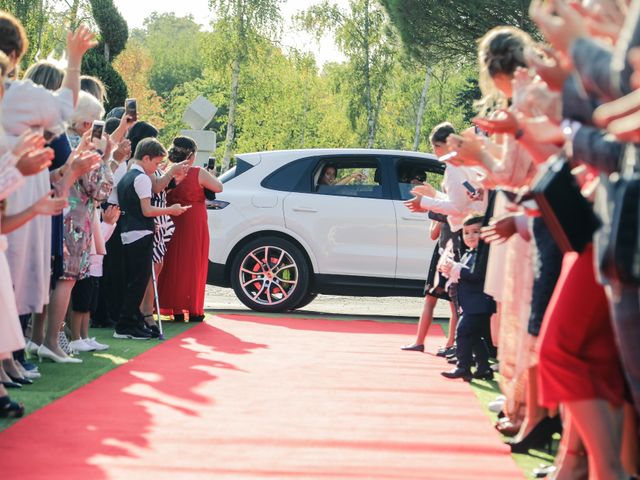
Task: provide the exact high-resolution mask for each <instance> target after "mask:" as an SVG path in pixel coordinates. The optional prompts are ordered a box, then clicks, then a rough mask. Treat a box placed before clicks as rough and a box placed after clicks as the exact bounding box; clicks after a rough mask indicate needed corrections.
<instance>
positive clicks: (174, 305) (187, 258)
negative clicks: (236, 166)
mask: <svg viewBox="0 0 640 480" xmlns="http://www.w3.org/2000/svg"><path fill="white" fill-rule="evenodd" d="M196 150H197V145H196V142H194V141H193V139H191V138H189V137H176V138H175V139H174V140H173V145H172V146H171V148H170V149H169V160H171V161H172V162H174V163H177V162H182V161H184V160H187V161H188V163H189V165H190V167H189V171H188V172H187V175H186V176H185V177H184V179H183V180H182V181H180V183H178V185H177V186H176V188H174V189H173V190H170V191H169V192H168V194H167V203H168V204H170V205H171V204H174V203H180V205H189V206H190V207H191V208H189V210H187V211H186V212H185V213H184V214H183V215H181V216H180V217H175V218H174V219H173V221H174V223H175V227H176V228H175V232H174V234H173V238H172V239H171V241H170V242H169V247H168V248H167V253H166V255H165V257H164V267H163V269H162V273H161V274H160V278H159V280H158V296H159V297H160V310H161V311H162V312H163V313H165V314H173V316H174V318H175V319H176V320H177V321H184V312H188V313H189V320H190V321H202V320H203V319H204V289H205V285H206V283H207V268H208V265H209V262H208V257H209V226H208V222H207V210H206V207H205V194H204V192H205V189H206V190H210V191H212V192H216V193H217V192H221V191H222V183H220V181H219V180H218V179H217V178H216V177H215V176H213V175H212V174H211V173H209V172H208V171H207V170H205V169H203V168H200V167H194V166H193V162H194V160H195V157H196V153H195V152H196Z"/></svg>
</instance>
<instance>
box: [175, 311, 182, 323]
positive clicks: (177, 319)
mask: <svg viewBox="0 0 640 480" xmlns="http://www.w3.org/2000/svg"><path fill="white" fill-rule="evenodd" d="M173 321H174V322H183V323H184V313H176V314H175V315H174V316H173Z"/></svg>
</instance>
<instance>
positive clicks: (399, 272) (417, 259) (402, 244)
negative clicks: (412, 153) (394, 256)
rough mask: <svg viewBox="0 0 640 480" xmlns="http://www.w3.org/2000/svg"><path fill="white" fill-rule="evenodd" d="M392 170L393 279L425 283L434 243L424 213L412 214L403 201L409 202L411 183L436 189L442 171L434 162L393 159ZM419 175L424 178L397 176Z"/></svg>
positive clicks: (438, 164) (438, 187) (412, 158)
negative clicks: (423, 183)
mask: <svg viewBox="0 0 640 480" xmlns="http://www.w3.org/2000/svg"><path fill="white" fill-rule="evenodd" d="M394 166H395V168H394V169H393V172H391V174H390V175H391V176H392V177H393V179H392V180H391V181H390V185H393V188H392V196H393V198H394V200H393V206H394V209H395V213H396V221H397V231H398V240H397V242H398V260H397V267H396V278H397V279H398V280H402V279H411V280H417V279H419V280H426V278H427V272H428V268H429V262H430V261H431V255H432V254H433V251H434V249H435V248H436V247H437V240H431V238H430V236H429V226H430V224H431V220H429V217H428V214H427V213H423V212H420V213H412V212H411V211H409V209H408V208H407V207H405V205H404V203H403V202H404V201H405V200H407V199H409V198H411V196H412V195H411V193H410V191H411V188H412V185H411V181H414V182H418V181H424V180H428V181H429V183H430V184H432V185H433V186H434V187H436V188H437V189H438V190H439V189H440V182H441V180H442V174H443V172H444V167H443V166H442V164H441V163H440V162H438V161H436V160H431V159H426V158H425V159H421V158H415V157H410V158H396V159H395V161H394ZM403 170H404V171H406V172H409V173H411V172H418V173H419V172H422V173H423V175H424V176H419V175H416V178H401V177H402V176H403V175H401V174H399V173H398V172H401V171H403ZM410 176H411V175H407V177H410Z"/></svg>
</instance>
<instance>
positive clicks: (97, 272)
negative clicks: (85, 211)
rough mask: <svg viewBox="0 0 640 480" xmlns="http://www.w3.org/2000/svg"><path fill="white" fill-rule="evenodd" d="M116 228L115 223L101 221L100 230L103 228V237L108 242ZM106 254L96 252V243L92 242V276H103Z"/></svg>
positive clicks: (90, 260) (90, 259)
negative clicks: (103, 260)
mask: <svg viewBox="0 0 640 480" xmlns="http://www.w3.org/2000/svg"><path fill="white" fill-rule="evenodd" d="M115 229H116V224H115V223H105V222H100V230H102V237H103V238H104V241H105V242H107V241H109V239H110V238H111V235H113V231H114V230H115ZM103 258H104V255H100V254H98V253H96V246H95V243H92V244H91V255H89V275H90V276H92V277H101V276H102V259H103Z"/></svg>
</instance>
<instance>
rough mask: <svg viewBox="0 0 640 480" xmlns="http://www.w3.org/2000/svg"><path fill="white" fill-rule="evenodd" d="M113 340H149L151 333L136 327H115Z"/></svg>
mask: <svg viewBox="0 0 640 480" xmlns="http://www.w3.org/2000/svg"><path fill="white" fill-rule="evenodd" d="M113 338H119V339H125V338H126V339H130V340H149V339H150V338H151V333H150V332H149V331H147V330H146V329H143V328H140V327H139V326H138V325H135V326H133V327H132V326H125V327H116V329H115V331H114V332H113Z"/></svg>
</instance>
